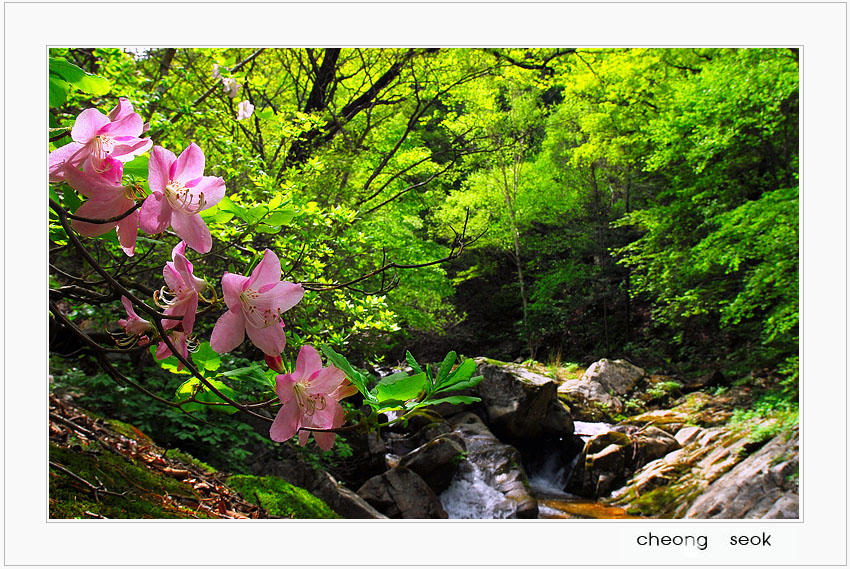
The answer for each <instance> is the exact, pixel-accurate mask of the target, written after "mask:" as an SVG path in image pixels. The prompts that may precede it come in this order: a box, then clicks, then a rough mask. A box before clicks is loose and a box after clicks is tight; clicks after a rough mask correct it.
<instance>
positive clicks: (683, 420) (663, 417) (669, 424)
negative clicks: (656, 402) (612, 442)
mask: <svg viewBox="0 0 850 569" xmlns="http://www.w3.org/2000/svg"><path fill="white" fill-rule="evenodd" d="M691 420H692V417H691V415H689V414H688V413H687V412H685V411H680V410H677V409H658V410H657V411H647V412H646V413H641V414H640V415H635V416H634V417H629V418H628V419H626V420H625V421H622V422H620V423H619V424H620V425H632V426H646V425H652V426H653V427H657V428H659V429H661V430H663V431H666V432H667V433H669V434H671V435H674V434H676V433H677V432H678V431H679V429H681V428H682V427H684V426H685V425H686V424H687V423H689V422H691Z"/></svg>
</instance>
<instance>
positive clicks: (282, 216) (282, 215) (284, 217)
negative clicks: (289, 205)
mask: <svg viewBox="0 0 850 569" xmlns="http://www.w3.org/2000/svg"><path fill="white" fill-rule="evenodd" d="M294 217H295V210H294V209H278V210H275V211H273V212H271V214H270V215H269V216H268V217H266V218H265V219H264V220H263V221H264V222H265V223H267V224H269V225H286V224H287V223H289V222H290V221H292V218H294Z"/></svg>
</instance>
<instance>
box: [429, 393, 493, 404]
mask: <svg viewBox="0 0 850 569" xmlns="http://www.w3.org/2000/svg"><path fill="white" fill-rule="evenodd" d="M479 401H481V398H480V397H467V396H466V395H452V396H451V397H442V398H440V399H429V400H427V401H423V402H422V404H423V405H437V404H439V403H450V404H452V405H468V404H470V403H477V402H479Z"/></svg>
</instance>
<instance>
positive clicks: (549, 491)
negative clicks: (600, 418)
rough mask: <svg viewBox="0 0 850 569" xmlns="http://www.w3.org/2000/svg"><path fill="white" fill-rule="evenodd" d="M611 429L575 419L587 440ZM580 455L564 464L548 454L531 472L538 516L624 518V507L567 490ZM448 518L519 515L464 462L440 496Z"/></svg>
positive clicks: (495, 517) (475, 468)
mask: <svg viewBox="0 0 850 569" xmlns="http://www.w3.org/2000/svg"><path fill="white" fill-rule="evenodd" d="M610 429H611V425H608V424H607V423H582V422H578V421H576V423H575V432H576V435H577V436H579V437H581V439H582V440H584V441H585V442H586V441H587V440H588V439H590V437H592V436H594V435H597V434H601V433H605V432H607V431H609V430H610ZM580 456H581V455H580V454H577V455H575V457H574V458H573V459H572V461H571V462H568V463H565V462H564V460H563V459H562V458H561V455H560V454H558V453H556V452H553V453H551V454H547V455H546V456H545V457H544V459H543V460H542V461H540V462H539V464H537V465H535V469H534V472H533V473H531V474H530V475H529V479H528V482H529V484H530V485H531V493H532V494H533V495H534V497H535V498H536V499H537V504H538V508H539V511H540V513H539V514H538V518H539V519H622V518H629V517H631V516H629V515H628V514H626V512H625V511H624V510H623V509H622V508H617V507H613V506H606V505H603V504H600V503H598V502H596V501H593V500H588V499H587V498H581V497H579V496H575V495H573V494H569V493H567V492H564V491H563V489H564V487H565V486H566V484H567V480H568V478H569V475H570V473H571V472H572V470H573V468H574V467H575V464H576V462H577V461H578V459H579V457H580ZM440 502H441V503H442V505H443V509H445V510H446V513H447V514H448V515H449V519H505V518H515V517H516V506H515V504H514V502H513V501H512V500H509V499H507V498H505V496H504V494H502V493H501V492H499V491H498V490H496V489H495V488H493V487H491V486H489V485H487V483H486V482H484V480H483V477H482V476H481V471H480V470H479V469H478V466H476V465H475V464H473V463H471V462H468V461H464V462H463V463H462V465H461V468H460V469H459V471H458V473H457V474H456V475H455V478H454V479H453V480H452V482H451V484H450V485H449V487H448V488H447V489H446V490H445V491H444V492H443V493H442V494H441V495H440Z"/></svg>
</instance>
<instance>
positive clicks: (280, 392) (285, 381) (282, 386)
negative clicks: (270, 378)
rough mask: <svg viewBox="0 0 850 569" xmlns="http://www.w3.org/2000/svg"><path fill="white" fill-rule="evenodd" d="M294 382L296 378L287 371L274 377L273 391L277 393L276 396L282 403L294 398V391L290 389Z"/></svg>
mask: <svg viewBox="0 0 850 569" xmlns="http://www.w3.org/2000/svg"><path fill="white" fill-rule="evenodd" d="M296 382H297V380H296V379H295V378H294V377H293V376H292V375H291V374H288V373H285V374H282V375H278V376H277V377H275V379H274V391H275V393H277V398H278V399H280V402H281V403H282V404H284V405H286V404H287V403H289V402H290V401H292V400H293V399H294V398H295V392H294V391H293V390H292V386H294V385H295V383H296Z"/></svg>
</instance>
